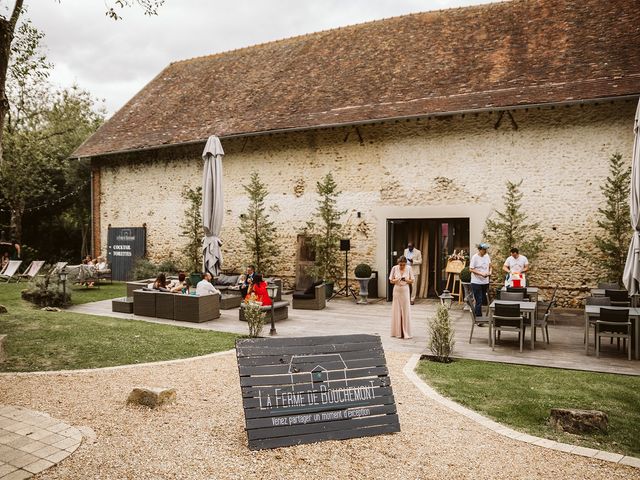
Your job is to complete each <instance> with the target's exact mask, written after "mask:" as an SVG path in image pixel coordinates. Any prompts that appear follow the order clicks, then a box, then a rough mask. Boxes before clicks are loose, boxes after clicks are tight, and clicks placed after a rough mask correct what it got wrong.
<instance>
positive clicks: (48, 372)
mask: <svg viewBox="0 0 640 480" xmlns="http://www.w3.org/2000/svg"><path fill="white" fill-rule="evenodd" d="M235 351H236V349H235V348H232V349H230V350H223V351H221V352H214V353H207V354H206V355H199V356H197V357H187V358H175V359H173V360H159V361H157V362H146V363H129V364H127V365H114V366H112V367H97V368H82V369H77V370H46V371H41V372H0V378H2V377H9V376H16V377H26V376H30V375H65V374H69V375H72V374H77V373H96V372H98V373H99V372H108V371H111V370H124V369H127V368H138V367H155V366H162V365H171V364H174V363H184V362H189V361H192V360H204V359H207V358H210V357H217V356H220V355H228V354H230V353H233V352H235Z"/></svg>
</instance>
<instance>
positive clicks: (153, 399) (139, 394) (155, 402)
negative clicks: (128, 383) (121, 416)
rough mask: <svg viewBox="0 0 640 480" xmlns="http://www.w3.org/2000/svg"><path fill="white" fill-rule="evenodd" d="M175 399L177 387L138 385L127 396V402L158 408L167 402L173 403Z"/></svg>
mask: <svg viewBox="0 0 640 480" xmlns="http://www.w3.org/2000/svg"><path fill="white" fill-rule="evenodd" d="M175 400H176V390H175V388H159V387H150V388H148V387H138V388H134V389H133V390H132V391H131V393H130V394H129V397H128V398H127V403H133V404H135V405H144V406H146V407H149V408H156V407H159V406H160V405H164V404H166V403H172V402H174V401H175Z"/></svg>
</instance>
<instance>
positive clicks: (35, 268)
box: [18, 260, 44, 282]
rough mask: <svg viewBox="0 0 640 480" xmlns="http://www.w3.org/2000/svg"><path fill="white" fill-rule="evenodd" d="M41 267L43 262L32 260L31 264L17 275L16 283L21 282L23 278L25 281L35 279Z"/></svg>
mask: <svg viewBox="0 0 640 480" xmlns="http://www.w3.org/2000/svg"><path fill="white" fill-rule="evenodd" d="M43 265H44V260H34V261H33V262H31V263H30V264H29V266H28V267H27V269H26V270H25V271H24V272H23V273H21V274H19V275H18V282H20V280H22V279H23V278H26V279H27V280H31V279H33V278H35V276H36V275H38V273H39V272H40V269H41V268H42V266H43Z"/></svg>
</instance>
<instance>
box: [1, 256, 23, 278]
mask: <svg viewBox="0 0 640 480" xmlns="http://www.w3.org/2000/svg"><path fill="white" fill-rule="evenodd" d="M21 264H22V260H9V263H8V264H7V267H6V268H5V269H4V273H2V274H1V275H0V280H4V282H5V283H9V282H11V280H15V281H16V282H17V281H18V276H17V275H16V274H17V273H18V268H20V265H21Z"/></svg>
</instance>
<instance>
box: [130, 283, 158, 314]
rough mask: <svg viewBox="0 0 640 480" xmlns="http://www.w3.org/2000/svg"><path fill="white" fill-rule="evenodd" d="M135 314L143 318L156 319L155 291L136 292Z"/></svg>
mask: <svg viewBox="0 0 640 480" xmlns="http://www.w3.org/2000/svg"><path fill="white" fill-rule="evenodd" d="M133 313H134V314H135V315H140V316H143V317H155V316H156V292H155V291H154V290H143V289H140V290H134V291H133Z"/></svg>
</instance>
